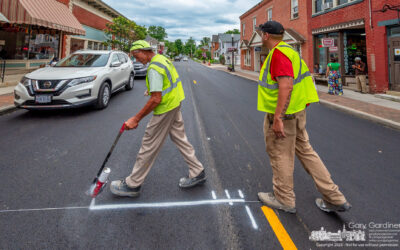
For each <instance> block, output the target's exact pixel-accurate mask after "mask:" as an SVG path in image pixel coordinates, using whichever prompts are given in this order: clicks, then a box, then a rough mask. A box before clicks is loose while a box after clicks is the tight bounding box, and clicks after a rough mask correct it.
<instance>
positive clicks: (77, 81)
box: [68, 76, 97, 87]
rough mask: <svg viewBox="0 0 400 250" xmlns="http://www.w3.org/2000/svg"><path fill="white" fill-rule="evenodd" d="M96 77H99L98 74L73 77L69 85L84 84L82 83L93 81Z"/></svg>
mask: <svg viewBox="0 0 400 250" xmlns="http://www.w3.org/2000/svg"><path fill="white" fill-rule="evenodd" d="M96 78H97V76H88V77H82V78H76V79H72V80H70V82H69V83H68V86H69V87H72V86H76V85H79V84H82V83H87V82H91V81H94V80H95V79H96Z"/></svg>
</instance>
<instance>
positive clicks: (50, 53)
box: [29, 34, 60, 59]
mask: <svg viewBox="0 0 400 250" xmlns="http://www.w3.org/2000/svg"><path fill="white" fill-rule="evenodd" d="M59 41H60V35H59V34H54V35H50V34H32V35H31V39H30V43H29V59H51V58H53V57H57V55H58V46H59Z"/></svg>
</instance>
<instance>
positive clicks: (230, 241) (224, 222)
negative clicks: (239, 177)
mask: <svg viewBox="0 0 400 250" xmlns="http://www.w3.org/2000/svg"><path fill="white" fill-rule="evenodd" d="M188 87H189V90H190V95H191V100H192V105H193V110H194V116H195V122H196V123H197V124H198V126H197V128H198V133H199V135H200V139H201V141H202V142H203V143H202V149H203V155H204V158H205V160H206V161H207V166H208V168H209V169H210V170H212V171H208V176H209V178H210V179H211V181H210V183H212V185H213V186H214V188H215V189H216V190H217V192H218V193H223V192H224V189H223V188H222V186H221V181H220V178H219V176H218V170H217V168H216V163H215V160H214V157H213V155H212V152H211V146H210V144H209V143H210V141H209V140H207V136H206V131H205V127H204V123H203V121H202V120H201V118H200V115H199V111H198V109H197V105H196V103H195V102H196V101H195V97H194V94H193V89H192V88H193V85H192V84H190V85H189V86H188ZM217 218H218V219H217V222H218V231H219V233H220V235H221V237H222V239H223V242H224V244H225V246H226V248H227V249H241V246H240V241H239V238H238V232H239V231H238V230H237V228H236V224H235V222H234V219H233V216H232V214H231V211H230V209H229V207H218V209H217Z"/></svg>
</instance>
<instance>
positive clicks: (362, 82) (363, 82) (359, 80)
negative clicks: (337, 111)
mask: <svg viewBox="0 0 400 250" xmlns="http://www.w3.org/2000/svg"><path fill="white" fill-rule="evenodd" d="M356 85H357V91H361V92H363V93H367V78H366V76H365V75H358V76H356Z"/></svg>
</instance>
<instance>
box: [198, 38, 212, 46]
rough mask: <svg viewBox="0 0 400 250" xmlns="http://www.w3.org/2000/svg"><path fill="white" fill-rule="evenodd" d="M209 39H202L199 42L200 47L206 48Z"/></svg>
mask: <svg viewBox="0 0 400 250" xmlns="http://www.w3.org/2000/svg"><path fill="white" fill-rule="evenodd" d="M210 41H211V39H210V38H209V37H203V39H202V40H201V41H200V46H208V45H209V44H210Z"/></svg>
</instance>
